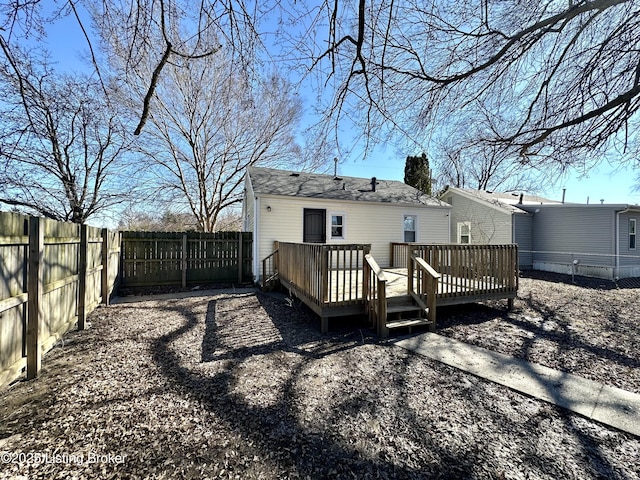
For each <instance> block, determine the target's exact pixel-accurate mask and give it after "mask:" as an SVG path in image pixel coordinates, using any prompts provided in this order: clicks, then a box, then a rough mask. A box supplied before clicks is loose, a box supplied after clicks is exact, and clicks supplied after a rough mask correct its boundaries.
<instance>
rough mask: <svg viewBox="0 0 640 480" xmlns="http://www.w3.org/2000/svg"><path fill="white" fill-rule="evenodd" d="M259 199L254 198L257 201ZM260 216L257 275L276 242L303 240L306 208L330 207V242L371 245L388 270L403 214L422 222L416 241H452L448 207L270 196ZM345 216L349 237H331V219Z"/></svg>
mask: <svg viewBox="0 0 640 480" xmlns="http://www.w3.org/2000/svg"><path fill="white" fill-rule="evenodd" d="M254 200H255V199H254ZM258 205H259V212H256V217H257V219H258V225H257V232H259V238H258V239H257V240H258V241H257V242H256V243H257V245H256V255H255V256H254V272H256V273H257V272H261V268H262V267H261V262H262V259H264V258H265V257H267V256H268V255H269V254H271V253H272V252H273V244H274V241H276V240H277V241H280V242H296V243H299V242H302V241H303V212H304V209H305V208H317V209H325V210H326V213H327V243H329V244H331V243H333V244H349V243H369V244H371V253H372V255H373V256H374V257H375V259H376V261H377V262H378V263H379V264H380V265H381V266H383V267H386V266H389V264H390V252H391V243H392V242H403V241H404V231H403V219H404V215H415V216H416V219H417V225H416V228H417V232H416V235H417V238H416V241H417V242H421V243H447V242H449V217H448V215H449V211H450V209H449V208H448V207H436V206H417V205H397V204H385V203H371V202H356V201H351V202H349V201H343V202H341V201H335V200H325V199H310V198H300V197H284V196H270V195H265V196H261V197H260V198H259V203H258ZM332 214H340V215H344V218H345V224H344V235H345V237H344V238H343V239H340V240H332V239H331V228H330V222H331V215H332Z"/></svg>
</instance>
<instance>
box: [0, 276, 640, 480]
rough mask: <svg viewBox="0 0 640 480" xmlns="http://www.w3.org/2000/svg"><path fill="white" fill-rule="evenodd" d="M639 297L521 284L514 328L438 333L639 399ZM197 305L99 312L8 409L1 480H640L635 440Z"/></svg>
mask: <svg viewBox="0 0 640 480" xmlns="http://www.w3.org/2000/svg"><path fill="white" fill-rule="evenodd" d="M559 289H567V292H568V293H567V296H566V298H565V299H564V301H562V296H561V295H560V294H559V293H558V294H557V295H554V296H551V292H555V291H556V290H559ZM637 293H638V290H630V291H618V290H603V291H599V290H598V291H596V290H593V289H590V288H588V287H580V286H574V285H564V284H556V283H553V282H550V281H549V280H548V279H547V280H542V279H533V278H531V279H522V287H521V298H520V299H519V300H517V301H516V308H515V310H514V311H513V312H511V313H509V314H507V313H506V312H505V309H504V305H502V304H500V303H499V302H498V303H497V304H495V305H492V304H489V305H485V306H476V307H475V310H474V309H469V308H464V309H458V310H453V309H452V310H450V311H448V312H445V313H444V314H443V315H442V316H441V320H442V322H443V323H442V330H441V333H444V334H447V335H451V336H455V337H456V338H462V337H468V338H462V339H465V340H467V341H472V340H473V339H476V341H472V343H476V344H482V343H483V342H484V346H489V347H490V348H495V349H498V350H500V351H504V349H505V348H506V349H507V350H508V352H507V353H511V354H514V355H518V356H525V357H526V358H530V359H532V360H536V361H540V363H545V362H547V361H548V362H558V363H556V364H555V366H562V367H564V368H567V369H568V368H569V367H570V366H572V365H574V364H575V365H574V366H573V367H572V368H574V370H573V371H574V372H575V373H581V374H582V373H585V376H587V375H586V373H587V370H588V366H586V367H583V366H582V364H583V363H584V362H586V361H587V360H588V359H589V358H592V359H594V360H593V361H596V362H600V363H601V364H602V365H603V366H602V367H597V368H602V369H603V371H607V372H610V373H608V375H609V376H614V375H618V374H619V372H622V371H624V368H628V369H629V370H631V372H630V373H629V375H628V379H625V380H624V381H625V382H627V383H628V386H629V388H631V387H634V388H637V386H638V376H637V373H636V372H635V371H634V370H637V368H636V367H637V362H638V354H637V352H638V348H637V343H635V344H634V343H633V342H637V340H636V338H637V332H638V329H637V327H636V326H634V325H632V323H633V322H632V320H633V319H631V318H629V317H628V315H627V314H625V313H623V311H622V309H621V308H622V307H621V306H619V304H618V303H616V302H618V301H619V300H620V297H624V299H626V298H627V295H629V297H628V299H629V302H631V301H632V300H633V298H637ZM199 295H200V296H192V297H188V298H181V299H175V300H147V301H139V302H136V303H127V304H120V305H113V306H110V307H108V308H99V309H98V310H96V311H95V312H94V313H93V314H92V315H91V317H90V321H91V328H90V329H89V330H87V331H83V332H73V333H71V334H69V335H68V336H66V337H65V341H64V343H63V344H61V345H59V346H58V347H56V348H55V349H54V350H52V351H51V352H50V353H49V354H47V355H46V357H45V359H44V362H43V365H44V369H43V372H42V374H41V376H40V377H39V378H38V379H37V380H34V381H31V382H18V383H16V384H15V385H13V386H12V387H11V388H9V389H8V390H5V391H3V392H0V455H1V457H0V458H1V461H2V463H0V478H24V479H27V478H28V479H51V478H65V479H66V478H80V479H84V478H152V479H156V478H157V479H162V478H167V479H173V478H197V479H204V478H239V479H254V478H255V479H276V478H277V479H280V478H309V479H318V478H341V479H343V478H344V479H350V478H357V479H360V478H362V479H367V478H372V479H373V478H411V479H419V478H477V479H537V478H543V479H559V478H563V479H564V478H575V479H585V478H587V479H588V478H598V479H600V478H601V479H605V478H606V479H640V439H638V438H636V437H633V436H631V435H628V434H625V433H622V432H618V431H614V430H611V429H609V428H606V427H604V426H602V425H599V424H597V423H594V422H591V421H589V420H587V419H584V418H582V417H580V416H577V415H574V414H570V413H569V412H566V411H564V410H561V409H558V408H556V407H553V406H551V405H549V404H546V403H544V402H541V401H538V400H535V399H531V398H528V397H526V396H523V395H520V394H518V393H516V392H513V391H511V390H509V389H507V388H504V387H501V386H499V385H495V384H491V383H489V382H486V381H483V380H481V379H479V378H476V377H473V376H471V375H468V374H465V373H462V372H460V371H457V370H455V369H453V368H450V367H448V366H446V365H441V364H439V363H436V362H434V361H431V360H429V359H426V358H422V357H420V356H418V355H414V354H412V353H410V352H407V351H405V350H403V349H401V348H398V347H394V346H391V345H389V344H388V343H386V342H383V341H379V340H378V339H377V338H376V337H375V336H373V335H372V334H371V333H370V332H369V331H368V330H366V329H363V328H360V327H359V326H357V325H344V326H343V327H341V328H340V329H333V330H332V331H331V333H330V334H329V335H321V334H320V333H319V332H318V325H319V322H318V320H317V319H316V318H314V317H313V316H311V315H309V314H308V313H307V312H306V309H304V308H302V307H300V306H299V305H297V303H295V302H294V303H293V304H291V302H287V301H286V300H285V299H284V297H282V296H280V295H277V294H269V295H267V294H262V293H256V292H235V293H225V292H222V291H214V292H201V294H199ZM602 295H605V296H606V298H607V299H608V300H600V298H601V296H602ZM609 295H611V296H610V297H609ZM612 302H613V303H612ZM621 302H622V303H624V302H626V300H622V301H621ZM569 304H572V305H573V306H572V307H570V308H569V307H567V305H569ZM603 306H607V309H606V310H604V311H603ZM636 306H637V305H636ZM574 307H575V308H578V307H579V310H575V311H574V310H571V308H574ZM567 308H569V310H567ZM569 311H572V312H574V313H568V312H569ZM575 315H579V318H574V316H575ZM629 315H630V314H629ZM525 317H531V320H530V321H525V320H518V319H524V318H525ZM538 318H540V319H541V320H537V319H538ZM600 318H602V321H600V322H594V321H593V320H594V319H600ZM474 319H475V320H474ZM574 320H575V321H577V320H579V322H578V323H577V325H575V326H573V325H574V323H575V322H574ZM551 322H553V325H557V327H556V326H554V327H553V328H551ZM582 324H584V326H582ZM618 324H620V325H621V327H620V328H618V327H616V328H613V327H614V326H616V325H618ZM514 325H515V326H514ZM594 325H595V326H594ZM598 325H599V326H600V330H597V331H596V330H589V328H592V329H597V326H598ZM622 326H624V328H622ZM492 327H496V328H497V327H499V328H500V329H502V330H503V332H502V333H501V334H500V335H498V334H497V333H494V334H492V335H490V336H489V335H483V333H484V332H485V331H491V330H495V329H496V328H492ZM609 331H610V334H611V335H612V336H613V337H614V338H613V339H612V340H611V341H607V342H604V341H603V340H600V338H601V337H607V335H605V334H606V333H608V332H609ZM461 332H462V333H461ZM523 332H532V333H534V334H537V333H540V332H556V333H555V334H552V333H549V335H548V338H547V337H544V339H543V340H540V341H538V340H537V339H535V338H529V336H528V333H527V335H523ZM554 335H556V336H554ZM593 336H596V337H598V340H597V341H596V340H594V339H593V338H591V337H593ZM627 337H634V338H627ZM499 338H502V340H503V341H502V342H497V343H496V340H497V339H499ZM607 338H609V337H607ZM565 339H571V340H572V341H574V342H575V343H574V344H572V346H570V347H565V346H564V341H565ZM603 342H604V343H603ZM494 343H495V344H494ZM505 344H506V345H507V346H505ZM634 345H635V347H634ZM627 348H635V350H631V351H629V352H627V350H626V349H627ZM552 351H553V352H554V353H553V354H552V353H550V352H552ZM563 352H564V353H563ZM583 352H585V353H583ZM625 352H626V353H625ZM583 355H584V357H583ZM574 356H577V357H578V358H579V360H576V361H575V362H570V359H571V358H573V357H574ZM542 359H546V360H545V362H542V361H541V360H542ZM589 361H592V360H589ZM547 364H548V363H547ZM552 366H554V365H552ZM582 369H585V370H584V371H583V370H582ZM634 378H635V379H634ZM600 380H603V379H602V378H600ZM608 380H610V379H608Z"/></svg>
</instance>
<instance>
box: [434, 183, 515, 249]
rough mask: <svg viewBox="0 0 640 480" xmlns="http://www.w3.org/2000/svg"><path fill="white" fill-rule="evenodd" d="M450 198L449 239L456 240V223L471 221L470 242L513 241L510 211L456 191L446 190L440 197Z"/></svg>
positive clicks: (501, 242)
mask: <svg viewBox="0 0 640 480" xmlns="http://www.w3.org/2000/svg"><path fill="white" fill-rule="evenodd" d="M449 199H451V202H452V203H453V211H452V214H451V240H452V241H453V242H457V241H458V223H459V222H471V243H472V244H479V245H483V244H490V245H500V244H504V243H513V239H512V235H511V231H512V225H511V213H507V212H502V211H499V210H497V209H496V208H494V207H491V206H488V205H485V204H484V202H483V201H482V200H478V201H474V200H471V199H470V198H467V197H466V196H463V195H460V194H458V193H456V192H451V191H449V192H447V194H446V196H444V197H443V198H442V200H444V201H445V202H448V201H449Z"/></svg>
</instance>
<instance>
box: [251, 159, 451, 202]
mask: <svg viewBox="0 0 640 480" xmlns="http://www.w3.org/2000/svg"><path fill="white" fill-rule="evenodd" d="M247 173H248V175H249V178H250V179H251V185H252V187H253V191H254V192H255V193H256V194H258V195H283V196H292V197H305V198H319V199H326V200H342V201H362V202H379V203H397V204H407V205H430V206H444V207H448V205H447V204H446V203H444V202H441V201H440V200H438V199H436V198H433V197H431V196H429V195H423V194H421V192H420V191H419V190H416V189H415V188H413V187H411V186H409V185H406V184H404V183H402V182H399V181H396V180H381V179H377V184H376V190H375V192H374V191H373V189H372V185H371V178H357V177H344V176H338V177H337V178H334V176H333V175H322V174H318V173H304V172H292V171H287V170H276V169H272V168H261V167H249V168H248V169H247Z"/></svg>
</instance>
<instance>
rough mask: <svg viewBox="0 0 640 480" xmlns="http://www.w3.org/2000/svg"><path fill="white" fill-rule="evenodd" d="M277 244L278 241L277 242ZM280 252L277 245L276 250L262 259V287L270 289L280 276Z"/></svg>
mask: <svg viewBox="0 0 640 480" xmlns="http://www.w3.org/2000/svg"><path fill="white" fill-rule="evenodd" d="M276 245H277V242H276ZM278 253H279V249H278V247H277V246H276V247H275V249H274V251H273V252H272V253H271V254H270V255H268V256H267V257H265V258H264V259H263V260H262V289H263V290H269V289H270V288H271V286H272V285H273V284H274V282H276V280H277V278H278Z"/></svg>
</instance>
